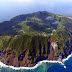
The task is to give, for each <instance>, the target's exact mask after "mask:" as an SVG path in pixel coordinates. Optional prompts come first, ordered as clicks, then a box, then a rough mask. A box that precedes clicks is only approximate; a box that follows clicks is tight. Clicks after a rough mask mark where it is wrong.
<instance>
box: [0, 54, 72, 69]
mask: <svg viewBox="0 0 72 72" xmlns="http://www.w3.org/2000/svg"><path fill="white" fill-rule="evenodd" d="M71 56H72V53H71V54H70V55H68V56H67V58H64V59H62V62H61V61H55V60H43V61H40V62H38V64H36V65H35V66H34V67H14V66H8V65H5V64H4V63H2V62H0V67H8V68H12V69H15V70H20V69H35V68H37V67H38V66H39V65H41V64H42V63H46V62H48V63H61V64H62V65H64V62H65V61H66V60H68V59H69V58H70V57H71ZM64 68H66V66H65V65H64Z"/></svg>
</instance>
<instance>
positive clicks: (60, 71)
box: [0, 55, 72, 72]
mask: <svg viewBox="0 0 72 72" xmlns="http://www.w3.org/2000/svg"><path fill="white" fill-rule="evenodd" d="M64 64H65V66H66V68H64V65H63V64H62V63H60V62H55V63H54V62H52V63H51V62H45V63H44V62H43V63H41V64H40V65H38V67H36V68H35V69H19V70H15V69H12V68H10V67H5V66H4V67H3V66H1V65H0V72H72V55H71V56H69V58H68V59H66V60H65V61H64Z"/></svg>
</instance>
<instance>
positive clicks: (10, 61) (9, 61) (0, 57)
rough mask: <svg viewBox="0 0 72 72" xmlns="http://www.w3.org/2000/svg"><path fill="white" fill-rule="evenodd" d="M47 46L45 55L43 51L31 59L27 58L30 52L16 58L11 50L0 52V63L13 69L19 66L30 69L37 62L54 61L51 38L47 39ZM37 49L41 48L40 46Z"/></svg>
mask: <svg viewBox="0 0 72 72" xmlns="http://www.w3.org/2000/svg"><path fill="white" fill-rule="evenodd" d="M47 44H48V47H47V48H48V49H47V53H46V52H45V51H44V50H43V53H44V54H42V53H41V52H40V53H39V55H36V56H35V57H32V58H31V59H30V58H29V56H28V55H30V54H31V52H29V53H30V54H27V55H26V54H25V51H24V52H23V53H21V54H20V55H19V56H17V55H16V53H15V52H14V51H12V50H8V51H0V61H1V62H3V63H4V64H6V65H12V66H15V67H20V66H25V67H32V66H34V65H36V63H37V62H38V61H42V60H56V57H55V49H54V48H53V47H52V45H51V37H48V40H47ZM39 46H40V45H39ZM39 48H41V46H40V47H39Z"/></svg>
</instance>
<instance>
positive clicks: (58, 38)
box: [0, 11, 72, 62]
mask: <svg viewBox="0 0 72 72" xmlns="http://www.w3.org/2000/svg"><path fill="white" fill-rule="evenodd" d="M56 21H57V22H59V24H53V23H55V22H56ZM2 24H4V25H5V24H6V23H1V24H0V25H1V26H0V27H2V28H5V29H7V30H6V31H5V30H4V29H2V28H0V35H1V36H0V51H1V50H6V51H7V50H12V51H14V52H16V54H17V56H20V55H21V54H22V53H23V52H25V55H26V56H27V58H28V59H29V60H30V62H35V61H36V58H37V57H39V56H44V57H47V56H48V53H49V52H48V51H50V47H49V44H48V38H49V37H51V38H52V41H51V42H57V44H58V47H56V56H59V55H60V54H61V55H62V56H65V57H66V56H67V55H68V54H69V53H70V52H71V50H72V49H71V47H72V20H70V19H68V18H66V17H58V16H57V15H56V14H52V13H49V12H46V11H42V12H37V13H32V14H27V15H20V16H16V17H14V18H13V19H11V20H10V21H9V22H7V26H6V27H3V25H2ZM12 24H13V25H12ZM8 25H9V27H8ZM53 30H56V31H53ZM51 33H53V35H51Z"/></svg>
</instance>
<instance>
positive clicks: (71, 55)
mask: <svg viewBox="0 0 72 72" xmlns="http://www.w3.org/2000/svg"><path fill="white" fill-rule="evenodd" d="M70 57H72V53H71V54H70V55H68V56H67V58H65V59H63V60H62V62H65V61H67V60H68V59H69V58H70Z"/></svg>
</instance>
